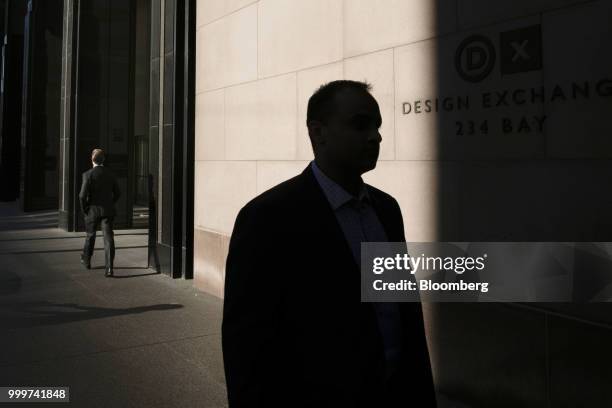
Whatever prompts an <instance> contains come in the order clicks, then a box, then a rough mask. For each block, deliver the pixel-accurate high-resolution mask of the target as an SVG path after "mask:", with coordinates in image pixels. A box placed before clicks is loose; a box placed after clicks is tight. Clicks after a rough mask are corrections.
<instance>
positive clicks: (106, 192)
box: [79, 149, 121, 277]
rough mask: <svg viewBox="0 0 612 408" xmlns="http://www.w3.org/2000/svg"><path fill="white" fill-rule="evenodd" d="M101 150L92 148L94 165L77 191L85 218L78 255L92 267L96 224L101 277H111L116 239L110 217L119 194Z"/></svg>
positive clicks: (85, 174) (119, 191)
mask: <svg viewBox="0 0 612 408" xmlns="http://www.w3.org/2000/svg"><path fill="white" fill-rule="evenodd" d="M104 158H105V156H104V151H103V150H102V149H94V150H93V152H92V153H91V162H92V165H93V167H92V168H91V169H89V170H87V171H86V172H84V173H83V184H82V185H81V192H80V193H79V202H80V204H81V211H82V212H83V215H84V217H85V230H86V231H87V237H86V238H85V246H84V248H83V253H82V254H81V263H82V264H83V265H85V267H86V268H87V269H89V268H91V256H92V255H93V250H94V245H95V242H96V230H97V229H98V225H101V227H102V233H103V234H104V259H105V272H104V276H106V277H110V276H113V261H114V259H115V238H114V236H113V218H114V216H115V214H116V211H115V203H116V202H117V200H118V199H119V196H120V195H121V190H120V189H119V184H118V183H117V178H116V177H115V174H114V173H113V172H112V170H110V169H108V168H106V167H104Z"/></svg>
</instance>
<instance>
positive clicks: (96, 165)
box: [93, 163, 104, 167]
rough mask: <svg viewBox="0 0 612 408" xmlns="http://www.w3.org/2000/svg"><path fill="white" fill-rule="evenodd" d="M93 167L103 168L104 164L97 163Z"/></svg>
mask: <svg viewBox="0 0 612 408" xmlns="http://www.w3.org/2000/svg"><path fill="white" fill-rule="evenodd" d="M93 166H94V167H98V166H104V164H98V163H94V165H93Z"/></svg>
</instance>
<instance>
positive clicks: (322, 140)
mask: <svg viewBox="0 0 612 408" xmlns="http://www.w3.org/2000/svg"><path fill="white" fill-rule="evenodd" d="M308 136H310V143H312V147H313V148H314V149H318V148H319V147H320V146H322V145H325V144H326V143H327V132H326V129H325V125H324V124H323V123H322V122H321V121H319V120H311V121H310V122H308Z"/></svg>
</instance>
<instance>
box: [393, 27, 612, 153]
mask: <svg viewBox="0 0 612 408" xmlns="http://www.w3.org/2000/svg"><path fill="white" fill-rule="evenodd" d="M553 42H554V44H555V45H556V46H557V48H558V41H553ZM420 47H421V50H420V52H421V55H422V56H421V55H419V54H418V52H417V51H414V52H412V51H411V50H407V51H406V53H405V55H402V54H400V55H399V56H397V55H396V58H397V59H398V61H396V75H398V73H397V72H398V69H399V70H402V68H403V66H405V67H406V68H407V71H408V72H400V74H399V75H401V76H402V77H401V78H400V81H399V89H398V91H397V92H398V104H397V109H398V111H397V113H396V114H397V115H398V120H399V121H400V122H399V123H400V125H399V126H400V128H399V131H400V132H402V127H403V129H405V131H406V132H405V133H410V135H409V136H408V137H409V138H411V143H412V144H411V147H413V148H414V150H415V152H416V153H415V154H414V155H415V156H417V155H418V156H419V157H415V158H444V157H450V158H457V157H458V158H465V157H487V158H498V157H542V156H544V155H546V154H547V152H546V149H547V148H548V147H549V146H547V143H548V142H549V140H550V139H551V138H552V137H555V136H556V135H558V137H560V138H568V137H573V138H577V137H583V138H585V139H588V138H589V137H591V135H590V134H588V133H586V130H587V129H591V131H592V129H593V126H592V125H591V126H585V128H584V129H585V133H584V134H582V135H578V134H573V135H570V136H568V135H567V134H564V128H565V127H564V126H563V125H561V124H562V123H564V122H566V123H567V122H568V121H574V123H573V124H572V126H570V128H572V129H576V128H577V126H578V125H577V123H580V122H581V121H584V120H585V119H586V117H585V110H588V109H589V108H588V107H590V106H593V109H594V111H601V110H602V109H603V107H602V106H607V107H609V108H612V71H610V72H609V73H607V74H606V73H605V70H603V71H602V70H599V71H600V72H597V70H592V72H590V71H587V72H588V75H580V76H577V75H573V74H571V69H570V70H568V69H567V67H566V66H565V65H564V64H568V63H569V62H568V61H567V60H566V61H555V60H551V59H550V58H549V59H548V60H545V59H544V56H545V55H546V54H545V52H546V50H545V42H544V41H543V34H542V26H541V25H540V24H528V22H523V24H520V23H519V24H517V23H513V24H507V25H504V26H502V27H500V28H492V29H488V31H484V32H476V33H470V34H463V35H458V36H450V37H449V38H446V39H440V40H437V41H436V42H435V43H433V42H432V45H430V46H429V47H430V48H429V49H424V47H425V46H423V45H421V46H420ZM415 48H416V47H415ZM408 51H410V53H409V52H408ZM567 52H568V55H571V50H570V49H568V50H567ZM555 54H559V50H558V49H555ZM432 56H433V57H432ZM549 57H550V56H549ZM418 58H430V59H432V60H435V61H434V62H431V63H430V67H429V70H428V71H429V72H426V71H425V69H424V68H420V69H421V71H418V68H416V69H415V68H413V67H412V65H418V64H415V63H414V61H415V60H417V59H418ZM546 62H548V64H549V66H545V63H546ZM573 63H578V62H577V61H574V62H573ZM584 63H590V64H592V63H593V61H592V60H591V61H585V62H584ZM557 64H558V65H557ZM421 66H422V67H423V66H425V64H422V63H421ZM564 71H566V72H567V73H565V72H564ZM432 72H434V73H435V76H434V77H433V78H432V79H431V80H430V81H429V85H427V81H423V82H424V83H425V85H422V84H420V83H414V78H419V77H426V76H427V75H432V74H431V73H432ZM558 72H562V73H563V75H559V73H558ZM550 73H554V75H550ZM551 78H554V79H553V80H552V81H551ZM553 81H554V82H553ZM402 84H404V86H403V85H402ZM568 112H576V115H575V116H574V115H572V114H571V113H570V114H569V115H568ZM610 113H612V109H611V110H610ZM562 115H564V116H562ZM553 116H554V118H553ZM551 120H554V121H555V122H556V123H555V124H554V125H553V128H554V130H555V132H556V133H555V135H553V134H552V133H551V132H550V131H549V129H548V127H549V123H550V122H551ZM594 120H597V121H601V122H603V121H604V120H605V119H604V118H597V119H594ZM576 121H577V122H576ZM604 127H605V126H604ZM414 132H419V133H418V134H414ZM426 133H429V134H426ZM427 138H429V139H432V138H433V139H435V138H437V142H438V143H437V144H436V146H435V149H437V151H435V152H434V151H433V150H432V149H431V148H426V147H423V146H424V145H427V144H428V143H429V145H430V146H431V145H433V143H432V142H431V141H430V140H429V141H428V140H427ZM415 143H416V144H420V145H423V146H416V147H415V146H414V144H415ZM598 143H599V142H598ZM406 150H407V149H406ZM409 154H410V153H409ZM423 156H425V157H423Z"/></svg>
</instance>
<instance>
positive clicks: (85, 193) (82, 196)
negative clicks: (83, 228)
mask: <svg viewBox="0 0 612 408" xmlns="http://www.w3.org/2000/svg"><path fill="white" fill-rule="evenodd" d="M89 183H90V181H89V177H87V173H86V172H85V173H83V181H82V183H81V192H80V193H79V204H80V205H81V212H82V213H83V214H87V210H89V202H88V200H89V187H90V185H89Z"/></svg>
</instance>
